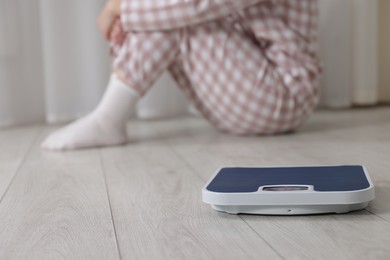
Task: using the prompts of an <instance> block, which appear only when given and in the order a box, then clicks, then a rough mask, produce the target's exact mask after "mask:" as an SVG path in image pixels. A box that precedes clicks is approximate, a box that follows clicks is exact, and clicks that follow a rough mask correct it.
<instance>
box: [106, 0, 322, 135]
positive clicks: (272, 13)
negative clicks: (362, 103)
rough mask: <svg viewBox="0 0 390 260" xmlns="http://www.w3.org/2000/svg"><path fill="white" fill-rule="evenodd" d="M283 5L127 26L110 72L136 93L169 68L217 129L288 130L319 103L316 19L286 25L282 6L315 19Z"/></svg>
mask: <svg viewBox="0 0 390 260" xmlns="http://www.w3.org/2000/svg"><path fill="white" fill-rule="evenodd" d="M132 1H135V0H132ZM252 2H253V1H252ZM274 2H275V3H274ZM280 2H282V4H283V5H282V6H281V4H280ZM288 2H290V3H291V2H294V0H292V1H280V0H277V1H268V2H267V1H265V2H261V3H258V4H255V5H251V6H249V7H246V8H244V9H242V10H238V11H237V12H230V13H229V14H227V15H224V16H223V17H217V18H215V19H208V20H206V21H202V22H197V23H194V24H190V25H184V26H183V25H181V24H180V25H178V26H177V27H173V28H161V29H156V28H144V29H142V26H141V28H127V29H128V30H127V36H126V39H125V41H124V42H123V44H122V45H121V46H112V55H113V67H114V68H115V70H116V71H118V72H119V73H120V74H121V76H122V77H123V78H124V79H125V80H126V83H127V84H128V85H129V86H130V87H132V88H133V89H134V90H136V91H137V92H138V93H139V94H140V95H144V94H145V93H146V92H147V91H148V90H149V89H150V88H151V86H152V85H153V83H154V82H155V81H156V80H157V79H158V78H159V76H160V75H161V74H162V73H163V72H164V71H166V70H169V72H170V73H171V75H172V76H173V78H174V79H175V80H176V82H177V83H178V85H179V87H180V88H181V89H182V90H183V91H184V93H185V94H186V96H187V97H188V99H189V100H190V101H191V102H192V103H193V104H194V105H195V106H196V107H197V109H198V110H199V111H200V112H201V114H202V115H203V116H204V117H205V118H206V119H208V120H209V121H210V122H211V123H212V124H213V125H214V126H215V127H216V128H218V129H220V130H221V131H224V132H229V133H235V134H246V135H249V134H277V133H284V132H288V131H291V130H294V129H296V128H297V127H299V126H300V125H301V124H302V123H304V121H305V120H306V119H307V117H308V116H309V115H310V113H311V112H312V111H313V110H314V108H315V106H316V104H317V101H318V87H317V85H318V78H319V75H320V68H319V66H318V59H317V56H316V55H317V53H316V49H315V40H316V35H315V33H316V24H315V19H314V20H313V19H309V20H307V19H308V18H307V17H306V18H305V19H306V20H302V21H305V23H303V22H302V21H300V20H299V19H298V18H297V19H295V20H293V19H290V20H291V22H290V24H288V23H287V22H286V19H284V20H283V19H282V18H283V16H281V15H280V14H279V13H280V12H281V10H282V9H281V7H284V8H285V9H286V14H287V13H288V14H291V13H290V12H291V9H293V10H295V11H296V13H297V16H298V15H302V12H303V13H305V12H306V13H308V14H310V17H315V14H316V9H314V8H315V7H313V5H312V4H311V5H309V6H305V5H303V7H305V8H306V9H304V8H301V7H302V6H301V5H299V7H300V9H298V8H295V9H294V8H293V7H291V6H287V4H286V3H288ZM296 2H297V3H299V2H301V3H302V2H307V3H312V2H314V1H312V0H296ZM125 8H126V6H123V9H125ZM287 9H288V10H287ZM123 12H125V11H123ZM276 12H279V13H278V15H276ZM127 18H128V17H127ZM284 18H286V17H284ZM287 18H288V17H287ZM125 19H126V13H124V14H123V17H122V22H123V21H124V20H125ZM302 19H303V18H302ZM137 21H139V19H137ZM294 22H295V23H296V26H298V27H297V30H294V28H293V26H294V24H293V23H294ZM129 23H131V21H129ZM133 24H135V26H136V25H137V23H135V22H134V23H133ZM124 26H125V27H126V24H125V25H124ZM145 26H147V24H146V25H145ZM298 29H300V31H299V30H298ZM302 34H305V35H306V37H301V35H302ZM308 39H309V40H308Z"/></svg>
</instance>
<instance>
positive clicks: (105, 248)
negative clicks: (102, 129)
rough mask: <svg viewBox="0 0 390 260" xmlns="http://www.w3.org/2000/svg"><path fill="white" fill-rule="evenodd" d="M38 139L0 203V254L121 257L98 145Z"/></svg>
mask: <svg viewBox="0 0 390 260" xmlns="http://www.w3.org/2000/svg"><path fill="white" fill-rule="evenodd" d="M47 133H48V132H46V133H45V134H47ZM45 134H44V135H45ZM44 135H43V136H44ZM43 136H42V137H43ZM40 141H41V138H40V139H39V140H38V141H37V142H35V143H34V145H33V148H32V150H31V152H30V153H29V154H28V157H27V159H26V161H25V162H24V164H23V165H22V166H21V168H20V169H19V171H18V173H17V176H16V178H15V179H14V181H13V182H12V184H11V185H10V187H9V188H8V191H7V193H6V194H5V196H4V199H3V200H2V202H1V204H0V220H1V221H0V234H1V239H0V259H119V255H118V250H117V245H116V239H115V232H114V228H113V223H112V220H111V213H110V208H109V204H108V198H107V193H106V187H105V183H104V178H103V172H102V169H101V162H100V158H99V154H98V151H82V152H75V153H48V152H44V151H42V150H41V148H40Z"/></svg>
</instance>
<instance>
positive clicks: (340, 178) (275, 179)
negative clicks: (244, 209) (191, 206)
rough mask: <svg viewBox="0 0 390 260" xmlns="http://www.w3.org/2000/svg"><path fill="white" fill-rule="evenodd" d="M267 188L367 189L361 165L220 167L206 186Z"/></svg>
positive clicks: (228, 190) (235, 189) (223, 189)
mask: <svg viewBox="0 0 390 260" xmlns="http://www.w3.org/2000/svg"><path fill="white" fill-rule="evenodd" d="M268 185H312V186H313V187H314V190H315V191H318V192H332V191H336V192H337V191H357V190H363V189H367V188H369V187H370V183H369V182H368V180H367V178H366V175H365V173H364V169H363V167H362V166H323V167H322V166H321V167H284V168H223V169H221V171H220V172H219V173H218V174H217V175H216V177H215V178H214V179H213V181H212V182H211V183H210V184H209V185H208V186H207V189H208V190H209V191H212V192H223V193H249V192H257V191H258V189H259V187H261V186H268Z"/></svg>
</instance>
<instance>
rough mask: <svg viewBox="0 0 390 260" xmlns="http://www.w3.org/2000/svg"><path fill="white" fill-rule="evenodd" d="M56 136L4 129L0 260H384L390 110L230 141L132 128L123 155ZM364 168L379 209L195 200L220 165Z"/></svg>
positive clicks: (173, 129)
mask: <svg viewBox="0 0 390 260" xmlns="http://www.w3.org/2000/svg"><path fill="white" fill-rule="evenodd" d="M53 129H54V128H53V127H46V126H35V127H25V128H16V129H6V130H2V131H0V198H1V202H0V259H390V109H389V108H379V109H365V110H363V109H361V110H353V111H334V112H317V113H316V114H315V115H314V116H313V117H312V119H311V120H310V121H309V122H308V123H307V124H306V125H305V126H304V127H303V128H302V129H301V130H300V131H299V132H298V133H295V134H291V135H285V136H274V137H236V136H229V135H224V134H220V133H218V132H216V131H215V130H214V129H212V128H211V127H210V126H209V125H208V124H207V123H205V122H204V121H203V120H202V119H197V118H181V119H174V120H173V119H171V120H164V121H147V122H132V123H131V124H130V127H129V129H130V130H129V134H130V136H131V138H132V140H133V142H132V143H131V144H130V145H128V146H125V147H116V148H109V149H96V150H86V151H80V152H68V153H50V152H44V151H42V150H41V149H40V146H39V144H40V142H41V140H42V139H43V138H44V137H45V136H46V135H47V134H48V133H49V132H51V131H52V130H53ZM324 164H325V165H327V164H330V165H338V164H365V165H366V166H367V168H368V169H369V172H370V174H371V176H372V179H373V181H374V183H375V185H376V195H377V198H376V200H375V201H374V202H373V203H372V204H371V205H370V207H369V208H367V209H366V210H363V211H359V212H354V213H351V214H344V215H320V216H296V217H276V216H250V215H239V216H236V215H228V214H223V213H218V212H216V211H214V210H212V209H211V208H210V207H209V206H208V205H205V204H204V203H202V201H201V189H202V187H203V185H204V184H205V182H206V181H207V180H208V179H209V178H210V176H211V175H213V174H214V172H215V170H216V169H218V168H219V167H221V166H270V165H279V166H283V165H324Z"/></svg>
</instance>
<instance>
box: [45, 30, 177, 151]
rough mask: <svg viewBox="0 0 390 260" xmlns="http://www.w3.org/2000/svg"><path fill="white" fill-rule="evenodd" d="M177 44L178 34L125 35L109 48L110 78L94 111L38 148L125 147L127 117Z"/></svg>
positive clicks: (172, 56)
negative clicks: (111, 65) (111, 53)
mask: <svg viewBox="0 0 390 260" xmlns="http://www.w3.org/2000/svg"><path fill="white" fill-rule="evenodd" d="M179 40H180V32H179V31H170V32H150V33H128V34H127V36H126V39H125V41H124V43H123V44H122V46H116V47H117V48H113V55H114V56H115V58H114V66H113V74H112V76H111V80H110V82H109V84H108V87H107V90H106V92H105V94H104V96H103V98H102V101H101V102H100V104H99V105H98V106H97V108H96V109H95V110H94V111H93V112H92V113H91V114H89V115H87V116H86V117H84V118H82V119H80V120H77V121H76V122H74V123H72V124H70V125H68V126H66V127H64V128H63V129H60V130H59V131H57V132H55V133H53V134H52V135H50V136H49V137H48V138H47V139H46V140H45V141H44V142H43V143H42V147H43V148H45V149H48V150H74V149H82V148H92V147H101V146H112V145H120V144H124V143H126V142H127V131H126V123H127V121H128V119H129V115H130V114H131V112H132V110H133V109H134V107H135V105H136V103H137V101H138V99H139V98H140V97H141V96H143V95H144V94H145V93H146V92H147V91H148V89H149V88H150V87H151V86H152V85H153V83H154V81H155V80H156V79H157V78H158V77H159V76H160V75H161V74H162V72H164V71H165V70H166V69H167V68H168V67H169V66H170V64H172V63H173V61H174V60H175V59H176V56H177V53H178V46H179Z"/></svg>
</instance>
